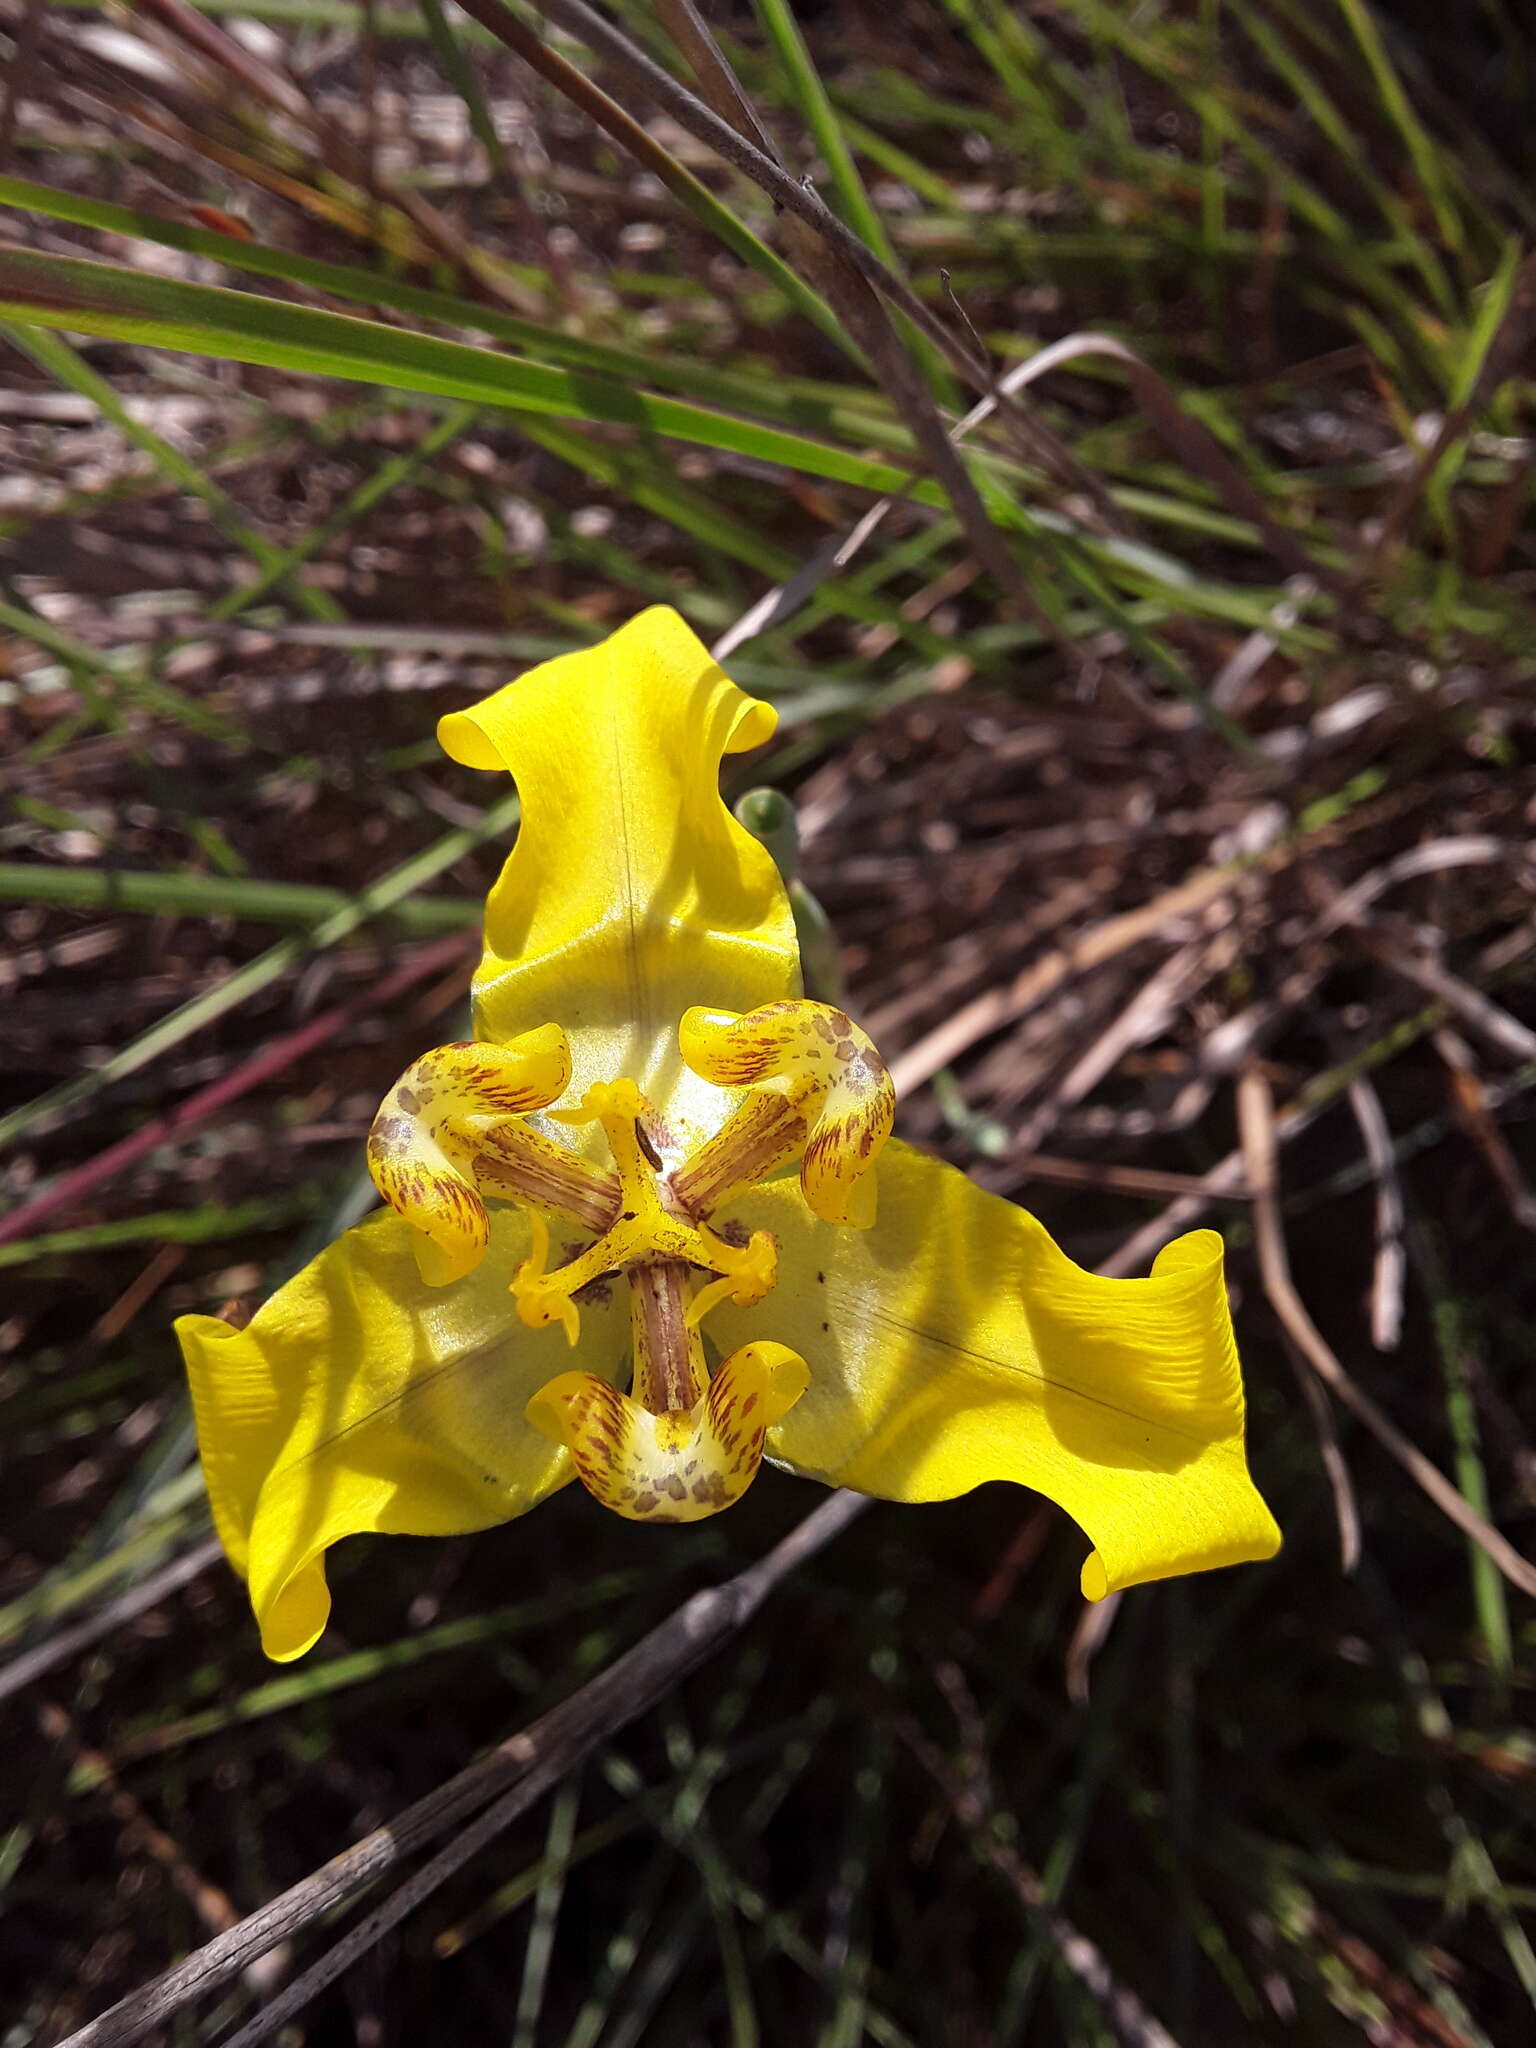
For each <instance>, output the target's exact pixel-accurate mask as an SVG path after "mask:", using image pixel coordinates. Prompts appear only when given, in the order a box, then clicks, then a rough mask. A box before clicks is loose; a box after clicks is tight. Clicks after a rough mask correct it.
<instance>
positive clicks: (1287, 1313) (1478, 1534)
mask: <svg viewBox="0 0 1536 2048" xmlns="http://www.w3.org/2000/svg"><path fill="white" fill-rule="evenodd" d="M1237 1106H1238V1118H1239V1122H1240V1124H1241V1127H1242V1132H1243V1147H1244V1154H1245V1157H1246V1160H1247V1169H1248V1183H1249V1189H1250V1192H1251V1194H1252V1196H1253V1223H1254V1242H1255V1247H1256V1249H1257V1252H1258V1259H1259V1271H1260V1274H1261V1275H1262V1277H1263V1281H1264V1291H1265V1293H1266V1295H1267V1296H1268V1297H1269V1301H1270V1304H1271V1306H1272V1307H1273V1308H1274V1310H1275V1313H1276V1314H1277V1315H1278V1316H1279V1317H1280V1318H1281V1321H1282V1322H1283V1323H1284V1325H1285V1328H1286V1331H1287V1333H1288V1334H1289V1335H1290V1337H1291V1339H1292V1341H1293V1342H1294V1343H1295V1345H1296V1348H1297V1350H1298V1351H1299V1352H1300V1354H1301V1356H1302V1357H1303V1358H1304V1359H1305V1360H1306V1362H1307V1364H1308V1365H1309V1366H1310V1367H1311V1368H1312V1370H1313V1372H1315V1373H1316V1374H1317V1377H1318V1378H1319V1379H1320V1380H1321V1381H1322V1382H1323V1384H1324V1386H1326V1387H1327V1388H1328V1389H1329V1391H1330V1392H1331V1393H1333V1394H1335V1395H1336V1396H1337V1397H1338V1399H1339V1400H1340V1401H1342V1402H1343V1403H1344V1405H1345V1407H1346V1408H1348V1409H1350V1411H1351V1412H1352V1413H1353V1414H1355V1415H1357V1416H1358V1417H1359V1419H1360V1420H1361V1421H1362V1422H1363V1423H1364V1424H1365V1426H1366V1428H1367V1429H1368V1430H1370V1432H1371V1434H1372V1435H1373V1436H1374V1437H1375V1438H1376V1440H1377V1442H1378V1443H1379V1444H1381V1446H1382V1447H1383V1449H1384V1450H1386V1451H1387V1452H1388V1454H1389V1455H1390V1456H1391V1457H1393V1458H1395V1459H1396V1460H1397V1462H1398V1464H1400V1465H1401V1466H1402V1468H1403V1470H1404V1471H1405V1472H1406V1473H1407V1474H1408V1476H1409V1477H1410V1478H1411V1479H1412V1480H1413V1481H1414V1483H1415V1484H1416V1485H1417V1486H1419V1487H1421V1488H1422V1489H1423V1491H1424V1492H1425V1493H1426V1494H1427V1495H1428V1496H1429V1498H1430V1499H1431V1500H1432V1501H1433V1502H1434V1504H1435V1506H1436V1507H1437V1508H1439V1510H1440V1512H1441V1513H1442V1514H1443V1515H1444V1516H1445V1517H1446V1518H1447V1520H1449V1521H1452V1522H1454V1523H1455V1524H1456V1527H1457V1528H1458V1529H1460V1530H1461V1531H1462V1533H1463V1534H1464V1535H1466V1536H1470V1537H1471V1539H1472V1541H1473V1542H1474V1543H1476V1544H1477V1545H1478V1546H1479V1548H1480V1549H1482V1550H1484V1551H1486V1552H1487V1554H1488V1556H1489V1557H1490V1558H1492V1560H1493V1562H1494V1564H1495V1565H1497V1567H1498V1569H1499V1570H1500V1571H1501V1572H1502V1573H1503V1574H1504V1576H1505V1577H1506V1578H1507V1579H1508V1580H1509V1581H1510V1583H1511V1585H1514V1586H1518V1587H1519V1588H1520V1590H1521V1592H1522V1593H1529V1594H1532V1595H1533V1596H1536V1566H1533V1565H1532V1564H1531V1563H1530V1562H1529V1560H1528V1559H1526V1558H1524V1557H1522V1556H1521V1555H1520V1552H1519V1551H1518V1550H1516V1549H1515V1547H1514V1545H1513V1544H1512V1543H1511V1542H1510V1541H1509V1539H1508V1538H1507V1537H1506V1536H1503V1535H1501V1534H1500V1532H1499V1531H1498V1530H1497V1529H1495V1528H1494V1526H1493V1524H1492V1523H1491V1522H1489V1521H1487V1520H1486V1519H1485V1518H1484V1517H1483V1516H1482V1515H1480V1514H1479V1513H1478V1512H1477V1510H1476V1508H1474V1507H1473V1506H1472V1504H1471V1502H1470V1501H1468V1499H1467V1498H1466V1496H1465V1495H1464V1494H1462V1493H1460V1492H1458V1491H1457V1489H1456V1488H1455V1487H1454V1486H1453V1485H1452V1484H1451V1482H1450V1480H1449V1479H1447V1478H1446V1476H1445V1474H1444V1473H1443V1472H1442V1471H1441V1470H1440V1468H1439V1466H1438V1465H1435V1464H1434V1463H1432V1462H1431V1460H1430V1459H1428V1458H1426V1457H1425V1455H1424V1453H1423V1452H1422V1451H1421V1450H1420V1449H1419V1447H1418V1445H1417V1444H1415V1443H1414V1442H1413V1441H1412V1440H1411V1439H1410V1438H1409V1437H1407V1436H1405V1435H1404V1434H1403V1432H1402V1431H1401V1430H1400V1429H1399V1428H1398V1426H1397V1424H1396V1423H1395V1422H1393V1421H1392V1419H1391V1417H1390V1416H1388V1415H1386V1414H1385V1413H1383V1411H1382V1410H1381V1409H1380V1408H1379V1407H1378V1406H1377V1405H1376V1403H1375V1402H1374V1401H1373V1400H1372V1399H1371V1397H1370V1395H1369V1394H1367V1393H1365V1392H1364V1391H1363V1390H1362V1389H1361V1388H1360V1387H1358V1386H1357V1385H1356V1384H1355V1382H1354V1380H1353V1379H1352V1378H1351V1377H1350V1375H1349V1374H1348V1373H1347V1372H1346V1371H1345V1369H1344V1367H1343V1366H1342V1365H1341V1364H1340V1362H1339V1360H1338V1358H1337V1357H1336V1356H1335V1355H1334V1352H1333V1351H1332V1349H1331V1348H1330V1346H1329V1344H1328V1342H1327V1340H1326V1339H1325V1338H1324V1337H1323V1335H1322V1332H1321V1331H1320V1330H1319V1329H1318V1327H1317V1325H1316V1324H1315V1323H1314V1322H1313V1321H1312V1318H1311V1316H1310V1315H1308V1313H1307V1310H1306V1305H1305V1304H1304V1302H1303V1301H1302V1299H1301V1296H1300V1295H1299V1294H1298V1293H1297V1291H1296V1285H1295V1282H1294V1281H1293V1280H1292V1278H1291V1270H1290V1261H1289V1259H1288V1257H1287V1255H1286V1249H1285V1237H1284V1233H1283V1231H1282V1229H1281V1225H1280V1189H1279V1178H1278V1173H1277V1166H1276V1162H1277V1158H1278V1146H1277V1143H1276V1122H1275V1113H1274V1102H1273V1099H1272V1097H1271V1094H1270V1088H1269V1083H1268V1081H1267V1080H1266V1079H1265V1078H1264V1076H1263V1074H1262V1073H1260V1072H1259V1071H1258V1069H1257V1068H1252V1067H1251V1068H1249V1070H1248V1072H1247V1073H1246V1074H1244V1076H1243V1077H1242V1080H1241V1082H1240V1083H1239V1086H1238V1099H1237Z"/></svg>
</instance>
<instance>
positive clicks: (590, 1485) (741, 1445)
mask: <svg viewBox="0 0 1536 2048" xmlns="http://www.w3.org/2000/svg"><path fill="white" fill-rule="evenodd" d="M809 1385H810V1374H809V1373H808V1372H807V1370H806V1366H805V1361H804V1360H803V1359H802V1358H800V1357H799V1356H798V1355H797V1354H796V1353H795V1352H793V1351H790V1350H787V1349H786V1348H785V1346H784V1345H782V1344H768V1343H763V1344H747V1345H744V1346H743V1347H742V1348H741V1350H739V1351H734V1352H732V1354H731V1356H730V1357H729V1358H728V1359H726V1361H725V1363H724V1364H723V1365H722V1366H721V1367H720V1370H719V1371H718V1372H717V1373H716V1374H715V1376H714V1378H713V1379H712V1380H711V1381H710V1382H709V1386H708V1388H707V1390H706V1391H705V1392H704V1393H703V1394H702V1395H701V1396H700V1397H699V1399H698V1400H697V1401H695V1402H694V1403H693V1405H692V1406H691V1407H690V1408H687V1409H682V1410H678V1409H673V1410H669V1411H668V1412H666V1413H664V1414H659V1415H658V1414H653V1413H651V1412H650V1411H649V1410H648V1409H646V1408H643V1407H642V1406H641V1405H640V1403H639V1402H638V1401H636V1400H634V1399H632V1398H631V1397H630V1396H629V1395H627V1394H621V1393H620V1392H619V1390H618V1388H617V1387H614V1386H611V1385H610V1384H609V1383H608V1381H607V1380H604V1379H599V1378H598V1377H597V1375H596V1374H595V1373H585V1372H568V1373H562V1374H561V1375H560V1377H559V1378H558V1379H553V1380H551V1381H550V1382H549V1384H548V1385H547V1386H544V1387H541V1388H540V1389H539V1391H538V1393H537V1394H535V1395H534V1397H533V1399H532V1400H531V1401H530V1402H529V1403H528V1407H527V1409H526V1411H525V1412H526V1414H527V1418H528V1420H529V1422H530V1423H532V1425H533V1427H534V1428H535V1429H537V1430H539V1431H540V1432H541V1433H542V1434H543V1435H544V1436H547V1437H549V1438H550V1439H551V1441H552V1442H554V1443H557V1444H563V1445H564V1446H565V1448H566V1449H567V1450H568V1451H569V1452H570V1453H571V1456H572V1458H573V1459H574V1460H575V1464H576V1471H577V1475H578V1477H579V1478H580V1480H581V1483H582V1484H583V1486H585V1487H586V1489H587V1491H588V1492H589V1493H590V1494H592V1496H593V1497H594V1498H595V1499H597V1500H600V1501H601V1502H602V1503H603V1505H604V1507H609V1508H612V1509H613V1510H614V1512H615V1513H616V1514H620V1515H623V1516H624V1517H625V1518H626V1519H627V1520H629V1521H632V1522H697V1521H701V1520H702V1519H703V1518H704V1517H705V1516H706V1515H713V1514H718V1513H719V1511H720V1509H721V1508H725V1507H729V1506H730V1505H731V1503H732V1502H733V1501H736V1500H739V1499H740V1498H741V1496H742V1495H743V1494H744V1493H745V1492H746V1490H747V1488H748V1487H749V1486H750V1485H751V1484H752V1481H753V1479H754V1478H755V1477H756V1476H757V1470H758V1466H759V1465H760V1464H761V1462H762V1456H763V1442H764V1437H765V1434H766V1432H767V1431H768V1430H769V1429H771V1428H772V1427H773V1425H774V1424H775V1423H776V1422H779V1421H781V1420H782V1419H783V1417H784V1416H785V1415H787V1414H788V1413H789V1411H790V1409H791V1408H792V1407H793V1406H794V1404H795V1403H796V1401H798V1400H799V1398H800V1396H801V1395H802V1394H803V1393H804V1392H805V1390H806V1388H807V1387H808V1386H809Z"/></svg>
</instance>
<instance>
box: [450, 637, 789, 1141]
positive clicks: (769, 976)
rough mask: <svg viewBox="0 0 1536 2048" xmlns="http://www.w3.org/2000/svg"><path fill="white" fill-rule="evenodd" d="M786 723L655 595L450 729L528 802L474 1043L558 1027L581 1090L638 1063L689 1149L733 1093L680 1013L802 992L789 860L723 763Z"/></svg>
mask: <svg viewBox="0 0 1536 2048" xmlns="http://www.w3.org/2000/svg"><path fill="white" fill-rule="evenodd" d="M776 718H777V715H776V713H775V712H774V711H773V709H772V707H771V706H769V705H766V704H759V703H757V702H755V701H754V700H753V699H752V698H750V697H746V696H744V695H743V694H742V692H741V691H740V690H738V689H737V687H736V685H735V684H734V683H732V682H731V681H730V679H729V678H728V677H727V676H726V675H725V673H724V671H723V670H722V669H721V668H720V667H719V666H718V664H717V663H716V662H714V661H713V660H712V659H711V657H710V655H709V654H708V652H707V651H706V650H705V648H704V646H703V645H702V643H701V642H700V641H699V640H698V639H697V638H696V637H695V636H694V634H693V633H692V632H691V631H690V630H689V628H688V627H687V626H686V625H685V624H684V622H683V621H682V619H680V618H679V617H678V615H677V613H676V612H674V611H670V610H668V609H666V608H665V607H663V606H657V607H655V608H654V609H652V610H650V611H647V612H642V613H641V614H640V616H639V617H638V618H636V619H632V620H631V621H630V623H629V624H628V625H627V626H624V627H621V628H620V630H619V631H618V632H617V633H614V634H612V635H611V636H610V637H609V638H608V639H606V640H604V641H603V642H602V643H601V644H600V645H599V646H597V647H594V648H590V649H588V650H586V651H584V652H581V653H578V654H566V655H562V656H560V657H559V659H558V660H555V661H549V662H545V663H544V664H543V665H542V666H540V667H538V668H535V669H532V670H530V671H529V672H528V674H527V675H524V676H522V677H520V678H519V679H518V681H516V682H514V683H508V684H507V685H506V686H505V687H504V688H503V689H500V690H498V691H497V692H496V693H495V695H494V696H491V697H487V698H486V699H485V700H484V701H483V702H482V703H479V704H476V705H473V706H471V707H470V709H468V710H467V711H459V712H454V713H452V714H451V715H450V716H448V717H446V718H444V719H443V720H442V721H441V723H440V725H439V727H438V737H439V739H440V740H441V742H442V745H443V747H444V748H445V749H446V751H447V752H448V753H449V754H451V755H452V756H453V758H454V759H455V760H456V761H462V762H464V763H465V764H466V765H467V766H469V767H472V768H488V769H494V768H501V769H505V770H506V771H507V772H508V773H510V774H511V775H512V776H513V778H514V779H515V781H516V783H517V787H518V792H519V794H520V796H521V798H522V806H523V817H522V826H521V829H520V831H519V833H518V837H517V843H516V844H515V846H514V847H513V849H512V853H511V855H510V857H509V858H508V860H507V863H506V865H505V867H504V868H503V869H502V872H501V877H500V879H499V880H498V882H497V883H496V886H495V887H494V888H493V889H492V891H491V894H490V897H489V899H488V901H487V903H486V916H485V955H484V958H483V960H482V961H481V965H480V969H479V972H478V973H477V975H476V977H475V1002H476V1034H475V1035H476V1037H477V1038H481V1039H491V1040H498V1041H501V1042H503V1043H505V1042H506V1041H508V1040H510V1039H512V1038H515V1037H517V1036H518V1035H519V1034H520V1033H521V1032H524V1031H527V1030H529V1029H531V1028H533V1027H534V1026H536V1025H539V1024H542V1023H544V1022H546V1020H548V1019H550V1018H554V1019H556V1020H558V1022H559V1023H560V1024H562V1025H563V1026H564V1028H565V1031H566V1034H567V1036H568V1038H569V1040H570V1046H571V1054H572V1061H573V1068H574V1072H573V1077H572V1079H573V1087H574V1089H575V1090H576V1092H577V1094H578V1095H579V1094H580V1093H582V1092H583V1091H584V1090H586V1089H587V1088H589V1087H590V1086H591V1085H592V1084H593V1083H594V1082H601V1081H611V1080H612V1079H613V1078H614V1077H615V1076H616V1075H620V1074H627V1075H629V1076H631V1077H632V1078H633V1079H634V1080H635V1081H636V1082H638V1084H639V1085H640V1087H641V1088H643V1089H644V1090H645V1092H646V1093H647V1094H648V1095H649V1096H650V1098H651V1100H652V1101H653V1102H656V1103H659V1104H665V1106H666V1114H667V1117H668V1120H669V1122H670V1123H671V1124H673V1125H674V1126H675V1128H674V1129H673V1131H672V1133H671V1135H672V1137H673V1139H674V1140H675V1143H676V1146H677V1147H678V1149H679V1150H680V1151H681V1150H685V1149H689V1148H691V1147H692V1146H693V1145H694V1144H696V1143H697V1142H698V1141H699V1139H700V1138H701V1137H703V1136H705V1135H707V1134H708V1132H709V1131H710V1130H711V1129H713V1128H714V1127H715V1125H716V1124H718V1122H719V1121H720V1119H721V1116H722V1114H723V1113H724V1109H725V1107H726V1106H728V1102H729V1098H727V1097H724V1096H722V1095H721V1093H720V1091H719V1090H718V1089H716V1088H714V1087H713V1086H711V1085H710V1084H709V1083H708V1082H706V1081H704V1080H702V1079H701V1078H699V1077H698V1076H696V1075H693V1074H691V1073H689V1072H688V1070H687V1069H686V1068H685V1067H684V1066H683V1064H682V1062H681V1060H680V1058H679V1056H678V1050H677V1023H678V1019H679V1018H680V1017H681V1016H682V1014H683V1012H684V1011H685V1010H687V1009H690V1008H692V1007H693V1006H694V1005H695V1004H701V1003H704V1004H708V1005H710V1006H711V1007H713V1008H718V1009H725V1010H751V1009H755V1008H757V1007H758V1005H759V1004H762V1003H768V1002H774V1001H777V1000H778V999H780V998H781V997H784V996H791V995H795V994H798V992H799V955H798V952H797V950H796V945H795V931H794V919H793V916H792V914H791V912H790V908H789V902H788V898H787V897H786V895H785V892H784V886H783V883H782V882H781V881H780V878H779V874H778V870H777V869H776V868H775V866H774V864H773V861H772V859H771V857H770V856H769V855H768V854H767V853H766V852H765V851H764V849H763V848H762V847H761V846H760V845H759V844H758V842H757V841H756V840H755V839H754V838H753V837H752V836H751V834H750V833H748V832H746V831H744V830H743V829H742V827H741V826H740V825H738V824H737V823H736V821H735V819H734V818H732V816H731V814H730V812H729V811H728V810H727V809H726V808H725V805H724V804H723V803H722V802H721V800H720V793H719V776H720V762H721V758H722V756H723V755H725V754H729V753H739V752H741V751H743V750H744V749H746V748H748V747H754V746H757V745H760V744H761V742H762V741H764V740H765V739H767V738H768V736H769V734H770V733H771V732H772V731H773V729H774V725H775V723H776ZM585 1142H587V1143H588V1145H589V1146H596V1145H597V1144H598V1143H599V1142H600V1141H599V1140H598V1139H597V1137H596V1134H595V1133H593V1134H591V1135H590V1136H589V1138H588V1139H587V1140H586V1141H585ZM594 1156H595V1153H594Z"/></svg>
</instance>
